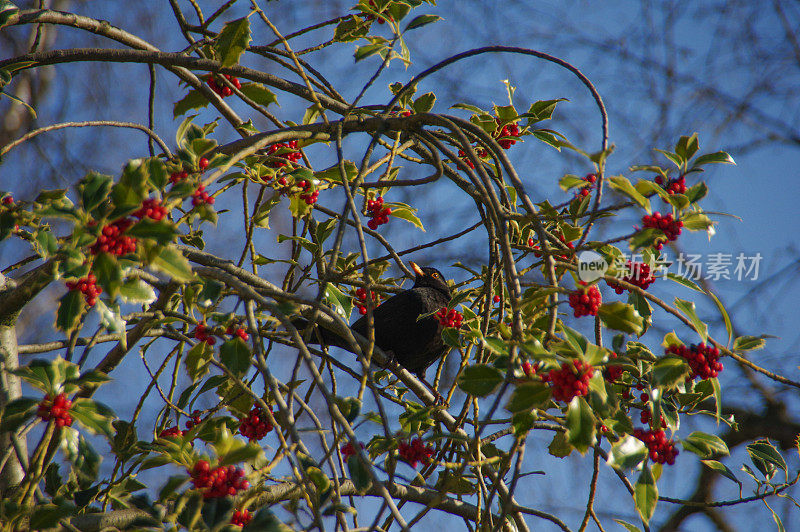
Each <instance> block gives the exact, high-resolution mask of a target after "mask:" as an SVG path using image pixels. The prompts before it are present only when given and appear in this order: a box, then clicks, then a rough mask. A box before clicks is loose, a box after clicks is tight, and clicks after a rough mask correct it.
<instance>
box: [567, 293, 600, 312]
mask: <svg viewBox="0 0 800 532" xmlns="http://www.w3.org/2000/svg"><path fill="white" fill-rule="evenodd" d="M602 302H603V298H602V296H601V295H600V291H599V290H598V289H597V287H596V286H590V287H589V288H588V289H587V290H586V291H584V290H582V289H578V290H575V291H574V292H572V293H571V294H570V295H569V306H570V307H572V310H573V311H574V314H575V317H576V318H580V317H581V316H597V311H598V309H599V308H600V304H601V303H602Z"/></svg>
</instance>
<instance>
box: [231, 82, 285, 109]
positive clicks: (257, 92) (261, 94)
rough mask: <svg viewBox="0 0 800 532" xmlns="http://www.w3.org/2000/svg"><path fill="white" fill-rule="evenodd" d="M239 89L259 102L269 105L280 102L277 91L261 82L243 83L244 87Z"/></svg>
mask: <svg viewBox="0 0 800 532" xmlns="http://www.w3.org/2000/svg"><path fill="white" fill-rule="evenodd" d="M239 90H240V91H242V93H243V94H244V95H245V96H247V97H248V98H250V99H251V100H253V101H254V102H256V103H257V104H260V105H264V106H268V105H269V104H271V103H274V104H277V103H278V97H277V96H275V93H274V92H272V91H271V90H269V89H268V88H266V87H265V86H264V85H262V84H261V83H242V88H241V89H239Z"/></svg>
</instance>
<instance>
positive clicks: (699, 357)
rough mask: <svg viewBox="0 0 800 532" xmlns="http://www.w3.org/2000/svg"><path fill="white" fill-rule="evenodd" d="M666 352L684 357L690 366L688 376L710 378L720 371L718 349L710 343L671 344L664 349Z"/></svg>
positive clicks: (720, 363) (720, 364)
mask: <svg viewBox="0 0 800 532" xmlns="http://www.w3.org/2000/svg"><path fill="white" fill-rule="evenodd" d="M666 353H672V354H674V355H678V356H679V357H681V358H684V359H686V362H688V363H689V367H690V368H692V375H691V377H690V378H692V379H694V378H697V377H699V378H700V379H711V378H714V377H716V376H717V375H719V372H720V371H722V362H720V361H719V349H717V348H716V347H714V346H712V345H706V344H705V343H703V342H701V343H699V344H697V345H694V344H692V345H690V346H689V347H686V346H685V345H671V346H669V347H668V348H667V349H666Z"/></svg>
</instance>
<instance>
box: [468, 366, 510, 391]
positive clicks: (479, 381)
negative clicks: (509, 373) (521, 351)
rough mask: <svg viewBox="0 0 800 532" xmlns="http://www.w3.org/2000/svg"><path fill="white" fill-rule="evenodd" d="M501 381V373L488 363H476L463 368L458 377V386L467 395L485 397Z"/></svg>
mask: <svg viewBox="0 0 800 532" xmlns="http://www.w3.org/2000/svg"><path fill="white" fill-rule="evenodd" d="M502 382H503V373H502V372H501V371H500V370H499V369H497V368H495V367H493V366H490V365H488V364H476V365H474V366H468V367H466V368H464V371H463V372H461V375H459V377H458V387H459V388H461V390H463V391H464V392H466V393H468V394H469V395H474V396H476V397H486V396H487V395H489V394H491V393H492V392H494V391H495V390H496V389H497V387H498V386H499V385H500V383H502Z"/></svg>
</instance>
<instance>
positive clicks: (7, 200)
mask: <svg viewBox="0 0 800 532" xmlns="http://www.w3.org/2000/svg"><path fill="white" fill-rule="evenodd" d="M12 203H14V196H12V195H11V194H9V195H8V196H5V197H3V205H11V204H12Z"/></svg>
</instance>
